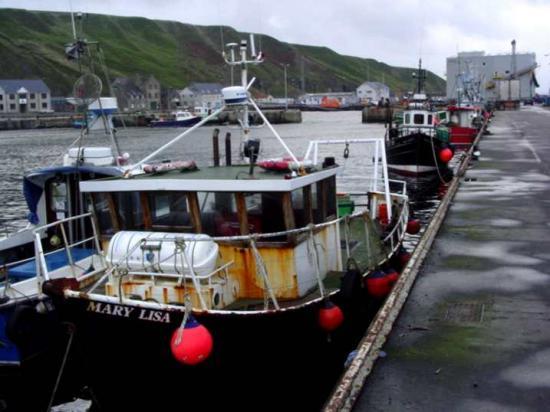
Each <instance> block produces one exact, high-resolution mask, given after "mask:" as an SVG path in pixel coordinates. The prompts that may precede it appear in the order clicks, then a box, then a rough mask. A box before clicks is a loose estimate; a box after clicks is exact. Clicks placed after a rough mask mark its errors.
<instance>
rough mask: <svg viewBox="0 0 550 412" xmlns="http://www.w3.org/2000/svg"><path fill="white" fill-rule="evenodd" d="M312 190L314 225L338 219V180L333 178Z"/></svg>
mask: <svg viewBox="0 0 550 412" xmlns="http://www.w3.org/2000/svg"><path fill="white" fill-rule="evenodd" d="M311 188H312V194H311V197H312V210H313V223H322V222H325V221H327V220H329V219H331V218H332V217H336V178H335V177H334V176H331V177H329V178H327V179H325V180H322V181H320V182H317V183H316V184H314V185H312V186H311Z"/></svg>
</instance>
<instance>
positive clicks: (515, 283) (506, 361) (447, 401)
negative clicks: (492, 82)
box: [354, 107, 550, 411]
mask: <svg viewBox="0 0 550 412" xmlns="http://www.w3.org/2000/svg"><path fill="white" fill-rule="evenodd" d="M489 130H490V131H491V133H492V134H491V135H488V136H485V137H484V138H483V139H482V141H481V143H480V146H479V148H480V150H481V153H482V155H481V157H480V159H479V160H478V161H475V162H474V163H473V167H472V168H471V169H469V170H468V171H467V173H466V175H465V176H464V178H463V179H462V183H461V186H460V188H459V191H458V193H457V194H456V197H455V199H454V201H453V204H452V206H451V208H450V210H449V213H448V215H447V217H446V219H445V222H444V224H443V226H442V227H441V230H440V232H439V234H438V236H437V238H436V240H435V242H434V244H433V246H432V249H431V250H430V252H429V254H428V257H427V259H426V261H425V263H424V266H423V268H422V269H421V271H420V273H419V275H418V278H417V280H416V283H415V285H414V288H413V290H412V292H411V295H410V296H409V299H408V301H407V303H406V304H405V307H404V309H403V312H402V314H401V315H400V318H399V319H398V320H397V322H396V324H395V326H394V329H393V331H392V332H391V334H390V336H389V339H388V342H387V343H386V345H385V347H384V348H383V351H384V352H385V354H386V356H384V357H383V358H380V359H379V360H378V361H377V363H376V366H375V368H374V371H373V372H372V373H371V375H370V376H369V378H368V379H367V381H366V384H365V387H364V389H363V392H362V394H361V395H360V397H359V399H358V400H357V403H356V405H355V409H354V410H356V411H367V410H368V411H403V410H407V411H441V410H445V411H543V410H549V409H550V229H549V227H550V166H549V162H550V139H549V134H550V132H549V131H550V111H546V110H545V109H542V108H537V107H535V108H528V109H522V110H521V111H515V112H497V113H496V116H495V118H493V121H492V123H491V125H490V126H489Z"/></svg>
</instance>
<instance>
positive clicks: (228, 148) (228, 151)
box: [225, 132, 231, 166]
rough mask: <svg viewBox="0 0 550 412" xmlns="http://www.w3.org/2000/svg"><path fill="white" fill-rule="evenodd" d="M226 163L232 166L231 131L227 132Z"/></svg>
mask: <svg viewBox="0 0 550 412" xmlns="http://www.w3.org/2000/svg"><path fill="white" fill-rule="evenodd" d="M225 164H226V165H227V166H231V133H230V132H227V133H226V134H225Z"/></svg>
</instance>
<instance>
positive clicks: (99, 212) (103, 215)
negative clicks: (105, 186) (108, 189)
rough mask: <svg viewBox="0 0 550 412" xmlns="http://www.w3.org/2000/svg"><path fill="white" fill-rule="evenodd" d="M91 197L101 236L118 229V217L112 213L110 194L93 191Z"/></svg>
mask: <svg viewBox="0 0 550 412" xmlns="http://www.w3.org/2000/svg"><path fill="white" fill-rule="evenodd" d="M92 199H93V205H94V212H95V216H96V219H97V223H98V226H99V232H100V233H101V234H102V235H103V236H112V235H113V234H114V233H115V232H116V231H117V230H118V219H117V218H116V216H114V215H113V213H114V208H113V207H112V206H113V204H112V197H111V195H110V194H109V193H94V194H93V195H92Z"/></svg>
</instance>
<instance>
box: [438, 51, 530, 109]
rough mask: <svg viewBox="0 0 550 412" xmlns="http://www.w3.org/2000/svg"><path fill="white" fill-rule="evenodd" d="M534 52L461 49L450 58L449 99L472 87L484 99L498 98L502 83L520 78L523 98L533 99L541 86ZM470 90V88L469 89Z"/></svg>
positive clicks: (460, 96)
mask: <svg viewBox="0 0 550 412" xmlns="http://www.w3.org/2000/svg"><path fill="white" fill-rule="evenodd" d="M536 68H537V62H536V57H535V53H515V41H513V42H512V53H511V54H497V55H489V54H485V52H483V51H472V52H461V53H458V55H457V56H456V57H448V58H447V98H448V99H459V100H460V99H464V98H465V96H464V95H465V94H466V93H467V92H468V91H469V92H472V89H475V92H476V93H477V94H478V96H477V97H478V98H480V99H481V101H485V102H494V101H496V100H498V90H499V87H498V86H499V83H500V82H502V81H508V80H518V81H519V82H516V83H519V97H520V99H522V100H524V99H531V98H532V97H533V96H534V95H535V88H536V87H538V83H537V79H536V77H535V69H536ZM468 89H469V90H468Z"/></svg>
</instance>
